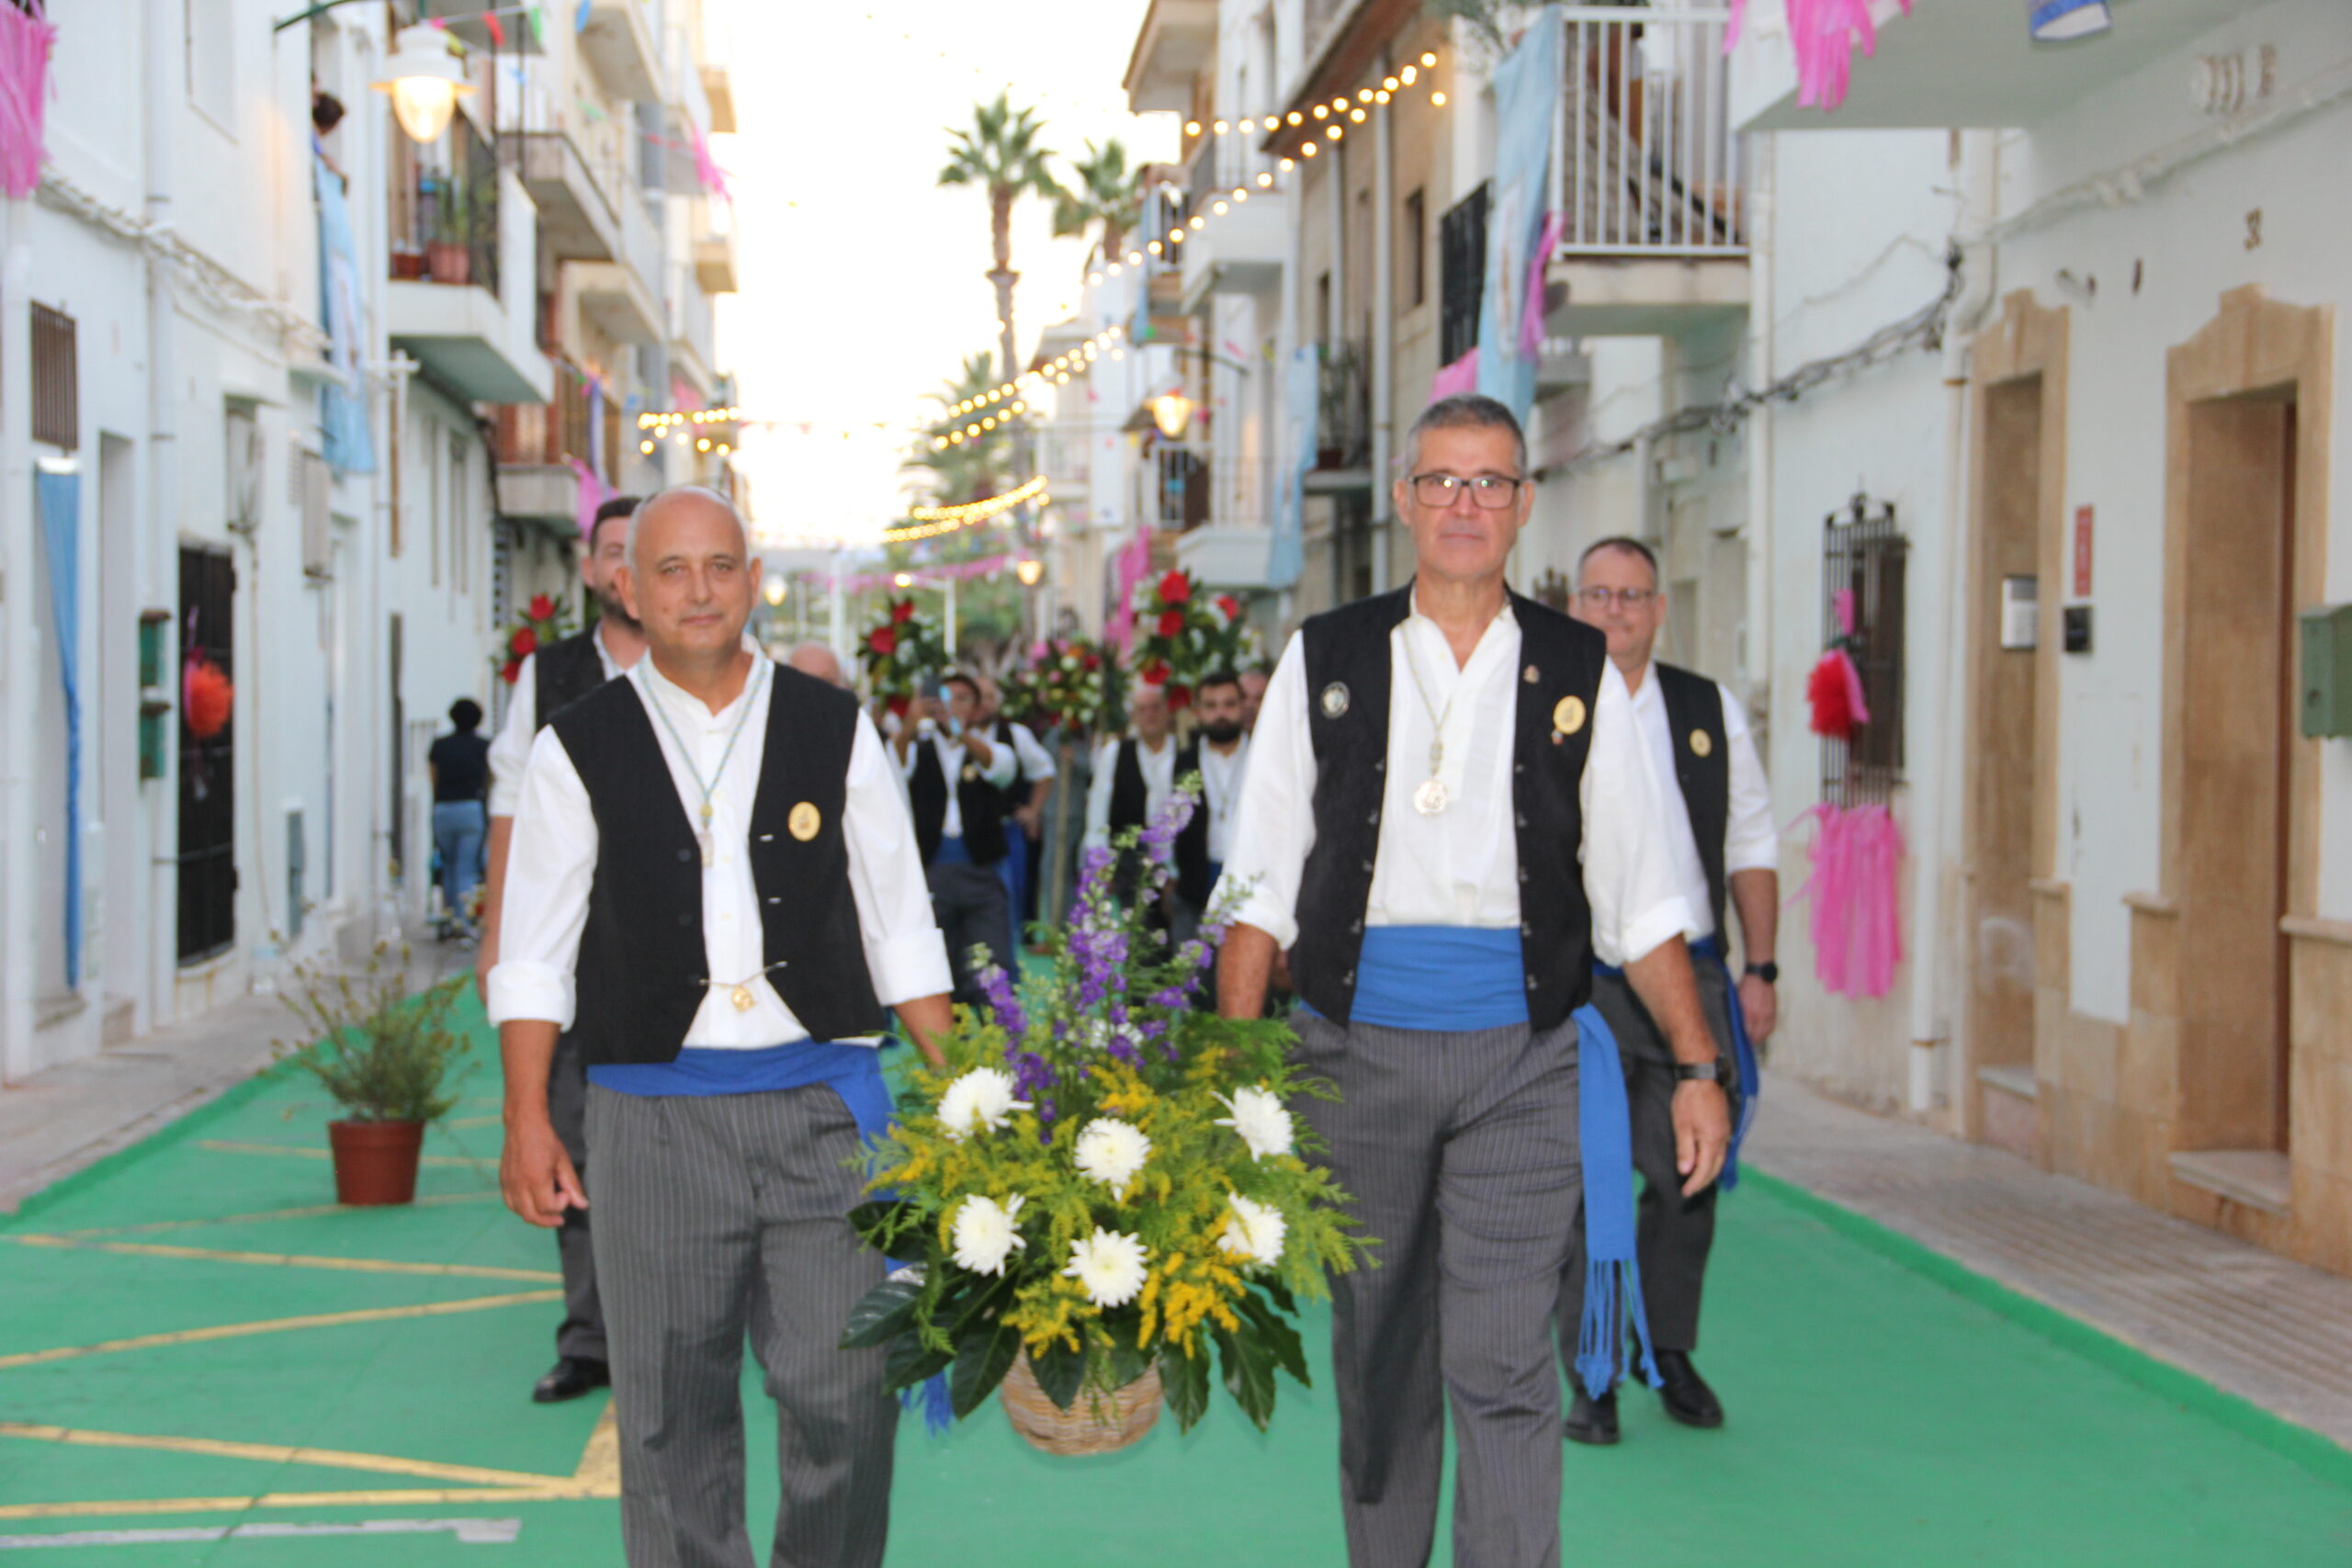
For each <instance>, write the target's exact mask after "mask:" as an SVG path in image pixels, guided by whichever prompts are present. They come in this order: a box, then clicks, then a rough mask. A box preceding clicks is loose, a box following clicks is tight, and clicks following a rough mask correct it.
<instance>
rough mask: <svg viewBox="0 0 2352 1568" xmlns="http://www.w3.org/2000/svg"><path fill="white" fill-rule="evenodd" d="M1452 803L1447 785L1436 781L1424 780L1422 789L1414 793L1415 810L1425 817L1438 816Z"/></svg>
mask: <svg viewBox="0 0 2352 1568" xmlns="http://www.w3.org/2000/svg"><path fill="white" fill-rule="evenodd" d="M1451 803H1452V802H1451V797H1450V796H1448V795H1447V794H1446V793H1445V785H1444V784H1442V783H1441V782H1440V781H1439V780H1436V779H1423V780H1422V781H1421V784H1420V787H1419V788H1418V789H1416V790H1414V791H1413V809H1414V810H1416V811H1418V812H1419V813H1420V814H1421V815H1422V816H1424V817H1434V816H1436V815H1437V814H1438V813H1439V812H1441V811H1443V810H1444V809H1445V808H1446V807H1447V806H1448V805H1450V804H1451Z"/></svg>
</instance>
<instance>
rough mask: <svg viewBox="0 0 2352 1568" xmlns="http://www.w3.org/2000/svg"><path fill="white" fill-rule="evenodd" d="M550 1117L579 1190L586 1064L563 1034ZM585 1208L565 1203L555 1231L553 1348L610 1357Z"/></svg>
mask: <svg viewBox="0 0 2352 1568" xmlns="http://www.w3.org/2000/svg"><path fill="white" fill-rule="evenodd" d="M548 1120H549V1121H551V1122H554V1123H555V1135H556V1136H557V1137H558V1138H559V1139H560V1140H562V1143H563V1152H564V1153H565V1154H566V1155H569V1156H571V1168H572V1169H573V1170H574V1171H575V1172H577V1173H578V1175H579V1177H580V1182H581V1190H582V1191H585V1190H587V1182H588V1069H587V1066H585V1065H584V1064H583V1063H582V1059H581V1055H580V1043H579V1042H578V1041H576V1040H574V1039H573V1038H572V1037H571V1035H569V1034H567V1035H565V1036H564V1037H563V1038H562V1039H560V1040H559V1041H558V1042H556V1047H555V1060H554V1062H553V1063H552V1064H551V1065H550V1066H548ZM588 1223H589V1222H588V1211H587V1210H585V1209H566V1210H565V1211H564V1212H563V1224H562V1226H561V1227H560V1228H559V1229H558V1230H557V1231H556V1233H555V1248H556V1255H557V1257H558V1258H560V1259H561V1260H562V1264H563V1322H562V1323H560V1324H559V1325H557V1327H556V1331H555V1353H556V1354H557V1355H559V1356H570V1357H572V1358H575V1359H580V1360H585V1361H603V1360H608V1359H610V1358H609V1357H608V1356H607V1355H606V1354H605V1307H604V1303H603V1302H602V1300H600V1299H599V1297H598V1296H597V1293H596V1249H595V1247H594V1242H593V1240H592V1239H591V1237H590V1235H589V1230H588Z"/></svg>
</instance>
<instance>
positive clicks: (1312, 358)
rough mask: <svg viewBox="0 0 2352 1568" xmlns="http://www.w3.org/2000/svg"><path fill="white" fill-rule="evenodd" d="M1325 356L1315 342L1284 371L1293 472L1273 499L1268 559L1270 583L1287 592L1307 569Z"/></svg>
mask: <svg viewBox="0 0 2352 1568" xmlns="http://www.w3.org/2000/svg"><path fill="white" fill-rule="evenodd" d="M1322 395H1323V356H1322V351H1321V350H1319V349H1317V347H1316V346H1315V345H1314V344H1305V345H1304V346H1302V347H1299V348H1296V349H1294V350H1292V351H1291V356H1290V363H1289V364H1288V365H1286V366H1284V367H1283V425H1284V427H1285V428H1284V431H1283V434H1284V437H1285V439H1287V440H1288V441H1289V442H1290V453H1291V468H1290V472H1288V473H1286V474H1284V475H1283V476H1282V490H1281V492H1280V493H1279V495H1277V497H1276V498H1275V508H1274V536H1273V539H1272V543H1271V544H1270V545H1269V547H1268V549H1269V554H1268V556H1267V559H1266V581H1267V583H1268V585H1269V586H1271V587H1274V588H1288V587H1290V586H1291V585H1292V584H1293V583H1295V582H1296V581H1298V574H1299V573H1300V572H1301V571H1303V570H1306V476H1307V473H1308V471H1309V470H1310V469H1312V468H1314V467H1315V456H1316V454H1315V447H1316V444H1317V442H1318V441H1320V440H1321V439H1322V436H1321V432H1320V431H1319V429H1318V428H1317V422H1318V421H1319V420H1320V418H1321V414H1322Z"/></svg>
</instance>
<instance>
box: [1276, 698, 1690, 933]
mask: <svg viewBox="0 0 2352 1568" xmlns="http://www.w3.org/2000/svg"><path fill="white" fill-rule="evenodd" d="M1269 695H1271V694H1269ZM1577 794H1578V797H1579V799H1580V800H1581V801H1582V802H1583V806H1584V848H1583V855H1584V889H1585V897H1586V899H1587V900H1588V901H1589V903H1590V904H1591V906H1592V952H1593V956H1594V957H1595V958H1598V959H1599V960H1600V962H1601V963H1603V964H1609V965H1611V967H1616V968H1622V967H1623V966H1624V965H1625V964H1630V963H1633V962H1634V960H1636V959H1639V958H1643V957H1646V956H1647V955H1648V954H1649V953H1650V952H1651V951H1652V950H1653V949H1655V948H1657V946H1658V945H1659V944H1660V943H1662V942H1667V941H1668V940H1669V939H1671V938H1674V937H1677V936H1683V937H1687V936H1689V935H1690V933H1691V923H1692V918H1691V902H1690V900H1689V899H1687V898H1685V897H1683V896H1682V894H1681V892H1680V890H1679V888H1678V886H1677V885H1676V883H1675V877H1674V857H1673V855H1672V853H1671V852H1669V851H1668V847H1667V846H1668V839H1667V833H1668V821H1667V815H1666V805H1665V797H1664V796H1663V795H1660V794H1659V792H1658V784H1657V773H1655V772H1654V771H1653V770H1652V768H1651V766H1650V757H1649V748H1648V747H1647V746H1645V745H1644V744H1643V743H1642V734H1641V727H1640V724H1639V722H1638V721H1637V720H1636V719H1635V718H1634V699H1633V695H1632V694H1631V693H1629V692H1628V691H1626V689H1625V677H1624V676H1623V675H1622V674H1620V673H1618V671H1617V667H1616V666H1615V665H1614V664H1611V665H1610V666H1609V667H1608V668H1607V669H1606V670H1605V671H1603V672H1602V674H1601V677H1600V697H1599V700H1597V701H1596V702H1595V703H1594V704H1593V712H1592V750H1591V751H1590V752H1589V753H1588V754H1587V756H1586V758H1585V765H1584V777H1583V779H1582V780H1581V781H1580V782H1579V784H1578V786H1577Z"/></svg>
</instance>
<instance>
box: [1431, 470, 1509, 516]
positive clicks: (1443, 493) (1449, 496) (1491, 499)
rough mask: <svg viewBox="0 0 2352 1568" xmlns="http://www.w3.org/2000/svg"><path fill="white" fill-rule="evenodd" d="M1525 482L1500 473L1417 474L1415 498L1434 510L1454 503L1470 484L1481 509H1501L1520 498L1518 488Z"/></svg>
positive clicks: (1471, 495)
mask: <svg viewBox="0 0 2352 1568" xmlns="http://www.w3.org/2000/svg"><path fill="white" fill-rule="evenodd" d="M1526 482H1527V481H1526V480H1525V479H1505V478H1503V476H1501V475H1500V474H1480V475H1479V476H1478V477H1477V478H1476V479H1461V478H1458V477H1456V476H1455V475H1453V474H1415V475H1414V476H1413V499H1414V500H1415V501H1418V502H1420V503H1421V504H1422V505H1423V506H1427V507H1430V508H1431V509H1436V508H1439V507H1445V506H1452V505H1453V498H1454V497H1455V496H1457V495H1460V494H1461V493H1462V491H1463V490H1464V487H1467V488H1468V490H1469V491H1470V499H1471V501H1472V502H1475V503H1476V505H1477V507H1478V508H1479V510H1481V511H1484V512H1500V511H1503V510H1504V509H1505V508H1507V507H1509V506H1510V504H1511V502H1515V501H1517V500H1518V499H1519V487H1520V486H1521V485H1523V484H1525V483H1526Z"/></svg>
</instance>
